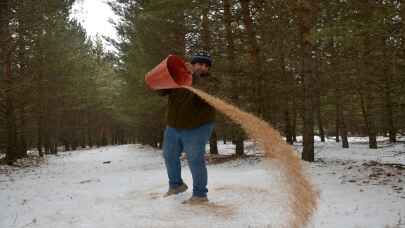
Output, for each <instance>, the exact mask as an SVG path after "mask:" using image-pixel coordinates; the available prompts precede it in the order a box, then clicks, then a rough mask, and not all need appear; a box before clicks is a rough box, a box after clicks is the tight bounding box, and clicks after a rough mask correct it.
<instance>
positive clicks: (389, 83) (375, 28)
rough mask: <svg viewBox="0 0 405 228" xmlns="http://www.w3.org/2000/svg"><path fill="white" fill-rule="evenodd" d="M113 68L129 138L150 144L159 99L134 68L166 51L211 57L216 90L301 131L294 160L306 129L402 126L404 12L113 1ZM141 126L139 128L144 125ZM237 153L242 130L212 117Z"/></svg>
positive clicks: (263, 1)
mask: <svg viewBox="0 0 405 228" xmlns="http://www.w3.org/2000/svg"><path fill="white" fill-rule="evenodd" d="M110 5H111V6H112V7H113V9H114V11H115V13H116V14H117V15H119V16H121V19H122V21H121V23H119V24H117V25H116V27H117V30H118V32H119V34H120V37H121V38H122V40H121V41H120V42H117V43H116V47H117V48H118V49H119V50H120V60H121V62H120V67H121V72H120V74H121V75H122V78H123V79H124V81H125V82H126V83H125V87H124V90H126V95H125V96H124V97H123V99H125V97H126V98H127V99H128V101H127V102H128V105H127V106H126V110H125V112H126V113H127V114H128V115H129V116H131V121H133V126H134V130H135V135H136V137H137V140H139V141H140V142H143V143H148V144H152V145H156V146H158V145H159V144H160V142H161V140H162V130H163V128H164V125H165V122H164V110H165V101H164V100H162V98H159V97H157V96H155V95H154V94H153V92H151V91H148V89H147V88H145V85H144V79H143V77H144V75H145V73H146V72H148V71H149V70H150V69H152V68H153V67H154V66H155V65H156V64H158V63H159V62H160V61H161V60H162V59H164V58H165V57H166V56H167V55H168V54H169V53H172V54H177V55H180V56H184V57H190V56H191V54H192V53H193V52H195V51H197V50H200V49H205V50H208V51H210V52H211V54H212V55H213V58H214V64H213V65H214V67H213V68H212V74H213V75H214V76H215V77H217V78H218V79H219V80H220V81H221V83H220V85H219V86H220V89H219V90H218V91H217V93H216V94H214V95H217V96H219V97H221V98H223V99H225V100H227V101H229V102H231V103H234V104H236V105H237V106H238V107H241V108H242V109H244V110H247V111H249V112H252V113H254V114H256V115H258V116H260V117H261V118H263V119H265V120H267V121H269V122H270V123H272V124H273V125H274V126H275V127H276V128H278V129H279V130H280V131H281V132H282V133H283V135H284V136H285V137H286V140H287V142H288V143H291V144H292V143H293V142H294V141H296V138H297V135H303V145H304V148H303V159H304V160H307V161H313V160H314V146H313V145H314V136H319V137H320V138H321V140H322V141H325V138H326V137H334V138H335V139H336V141H338V142H340V141H341V142H342V146H343V147H345V148H347V147H349V143H348V139H347V137H348V136H368V138H369V147H370V148H377V136H378V135H383V136H388V137H389V140H390V141H391V142H396V140H397V135H398V134H402V133H403V132H404V126H405V121H404V120H405V118H404V117H405V116H404V115H405V114H404V110H405V76H404V70H405V68H404V66H405V63H404V44H405V42H404V38H405V30H404V18H405V6H404V4H403V3H401V1H397V0H374V1H354V0H345V1H326V0H325V1H324V0H304V1H293V0H288V1H282V0H271V1H270V0H259V1H252V0H220V1H212V0H208V1H202V0H192V1H185V0H175V1H163V0H154V1H147V0H117V1H110ZM145 129H148V130H145ZM217 139H222V140H225V141H232V142H233V143H235V144H236V153H237V154H239V155H241V154H243V153H244V152H243V143H244V140H245V139H246V138H245V135H244V133H243V132H242V131H241V130H240V129H239V128H238V127H237V126H234V125H233V124H232V123H230V122H229V121H228V120H227V119H225V118H224V117H222V116H220V117H219V118H218V121H217V127H216V130H215V134H214V135H213V137H212V138H211V145H213V146H212V147H211V152H212V153H215V152H217V151H216V150H215V149H216V147H215V145H216V140H217Z"/></svg>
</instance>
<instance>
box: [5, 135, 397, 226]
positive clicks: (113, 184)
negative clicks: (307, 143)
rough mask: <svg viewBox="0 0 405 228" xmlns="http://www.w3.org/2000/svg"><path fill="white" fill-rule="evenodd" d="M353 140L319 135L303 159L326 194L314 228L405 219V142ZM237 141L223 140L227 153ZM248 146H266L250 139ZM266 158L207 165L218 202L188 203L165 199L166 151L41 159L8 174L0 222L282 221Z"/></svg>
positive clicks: (131, 149)
mask: <svg viewBox="0 0 405 228" xmlns="http://www.w3.org/2000/svg"><path fill="white" fill-rule="evenodd" d="M350 141H351V142H352V143H351V144H350V146H351V148H349V149H342V148H341V146H340V145H339V144H337V143H335V142H334V141H333V140H328V141H327V142H326V143H322V142H319V141H318V140H317V141H316V145H315V148H316V159H317V162H315V163H306V162H304V166H305V168H306V171H307V172H308V174H309V175H310V176H311V177H312V181H313V182H314V184H315V186H316V187H317V189H318V190H319V191H320V193H321V199H320V205H319V209H318V211H317V212H316V214H315V216H314V218H313V220H312V221H311V223H310V225H309V227H322V228H323V227H328V228H341V227H347V228H351V227H353V228H363V227H364V228H366V227H367V228H377V227H378V228H380V227H395V228H397V227H405V191H404V190H403V189H401V187H402V188H404V187H405V185H404V183H405V175H404V174H405V171H404V170H403V169H399V168H395V167H392V166H388V165H383V164H386V163H387V164H388V163H399V164H405V160H404V159H405V144H401V143H398V144H394V145H391V144H389V143H385V144H384V143H383V146H382V147H381V148H379V149H377V150H371V149H368V145H367V143H364V140H363V139H361V138H356V139H351V140H350ZM295 147H296V148H297V150H298V151H299V150H301V144H300V143H297V144H296V145H295ZM207 149H208V147H207ZM233 149H234V146H233V145H231V144H226V145H224V144H223V143H220V144H219V150H220V153H221V154H230V153H232V151H233ZM246 150H247V152H248V153H249V154H251V155H252V154H259V153H260V151H259V150H258V149H257V148H256V147H255V146H254V144H253V143H251V142H249V143H247V144H246ZM260 159H261V158H257V157H248V158H244V159H239V160H232V161H229V162H226V163H223V164H215V165H214V164H212V165H209V167H208V172H209V186H208V187H209V199H210V203H209V204H207V205H201V206H195V205H194V206H190V205H184V204H182V203H181V202H182V201H183V200H185V199H187V198H188V197H190V196H191V193H190V192H191V191H190V190H189V191H187V192H185V193H183V194H180V195H177V196H172V197H168V198H163V197H162V194H163V193H164V192H165V191H166V190H167V177H166V171H165V167H164V163H163V158H162V155H161V151H160V150H155V149H153V148H150V147H147V146H141V145H122V146H108V147H101V148H94V149H89V150H81V151H72V152H63V153H59V155H58V156H48V157H47V160H46V164H42V165H41V166H40V167H30V168H24V169H18V170H13V172H11V173H2V174H0V204H1V205H2V210H0V227H1V228H3V227H4V228H8V227H16V228H20V227H24V228H26V227H28V228H29V227H41V228H42V227H58V228H65V227H120V228H125V227H131V228H133V227H280V226H281V225H283V224H285V222H286V220H287V216H288V215H287V214H286V212H285V211H286V208H287V207H286V205H285V203H286V197H287V196H286V193H285V191H283V189H282V186H281V185H280V179H281V178H280V173H279V171H278V168H277V163H276V162H275V161H272V162H270V164H272V165H271V166H270V167H267V166H265V165H264V163H263V162H261V161H260ZM373 161H375V162H378V163H375V162H373ZM380 163H381V164H380ZM183 167H184V168H183V170H182V172H183V177H184V180H185V182H186V183H187V184H188V185H189V187H191V185H192V181H191V175H190V172H189V170H188V167H187V164H186V162H184V164H183ZM3 168H7V167H3Z"/></svg>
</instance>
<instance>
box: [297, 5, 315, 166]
mask: <svg viewBox="0 0 405 228" xmlns="http://www.w3.org/2000/svg"><path fill="white" fill-rule="evenodd" d="M297 4H298V5H297V8H296V14H297V16H298V27H299V31H300V41H301V42H300V43H301V50H302V55H301V76H302V80H303V87H304V113H303V114H304V116H303V118H304V130H303V151H302V159H303V160H305V161H310V162H313V161H314V160H315V155H314V116H313V108H314V105H313V98H314V91H313V90H314V89H313V84H314V75H313V74H314V60H313V58H312V50H313V47H314V45H313V44H312V41H311V40H310V34H311V29H312V27H313V26H314V24H315V21H316V17H317V13H318V11H319V4H320V3H319V1H317V0H306V1H300V2H297Z"/></svg>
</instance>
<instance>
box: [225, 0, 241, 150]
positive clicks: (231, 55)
mask: <svg viewBox="0 0 405 228" xmlns="http://www.w3.org/2000/svg"><path fill="white" fill-rule="evenodd" d="M223 7H224V23H225V31H226V41H227V47H226V53H227V63H228V66H227V69H228V72H229V73H230V78H231V80H232V84H233V85H234V86H233V87H232V91H231V94H232V95H231V98H232V101H233V102H234V103H235V104H238V103H239V100H240V95H239V93H240V91H239V90H240V87H241V86H240V83H241V82H240V81H241V80H240V79H239V78H238V77H237V74H236V70H235V66H236V64H235V44H234V36H233V34H232V14H231V4H230V0H223ZM242 134H243V132H241V131H240V130H239V129H235V130H234V131H233V134H232V141H233V142H234V143H235V145H236V147H235V154H236V155H237V156H242V155H243V154H244V147H243V135H242ZM224 142H225V140H224Z"/></svg>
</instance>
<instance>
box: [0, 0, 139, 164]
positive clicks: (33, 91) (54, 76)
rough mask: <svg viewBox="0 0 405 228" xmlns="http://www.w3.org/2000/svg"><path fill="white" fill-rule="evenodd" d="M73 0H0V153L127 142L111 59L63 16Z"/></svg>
mask: <svg viewBox="0 0 405 228" xmlns="http://www.w3.org/2000/svg"><path fill="white" fill-rule="evenodd" d="M73 3H74V1H73V0H60V1H54V0H40V1H17V0H2V1H1V2H0V72H1V73H0V75H1V78H0V152H2V153H4V154H5V155H6V156H5V159H4V160H5V161H6V162H7V163H9V164H12V163H13V162H14V161H15V160H16V159H18V158H21V157H24V156H27V152H28V151H29V150H30V149H37V150H38V153H39V155H40V156H43V155H44V154H55V153H57V151H58V147H61V146H62V149H64V150H74V149H76V148H79V147H83V148H84V147H87V146H90V147H91V146H94V145H97V146H102V145H107V144H118V143H128V142H129V141H130V140H131V139H130V136H129V135H130V132H129V131H128V125H127V124H126V122H125V121H124V120H122V118H120V115H119V112H118V110H119V109H120V107H119V106H118V102H116V101H117V100H119V91H120V88H121V86H122V80H120V79H119V77H117V73H116V69H115V68H114V64H115V63H116V61H117V60H116V58H115V57H114V56H113V55H112V54H109V53H106V52H105V51H104V50H103V47H102V45H101V41H100V39H99V40H96V41H91V40H90V39H89V38H88V36H87V35H86V32H85V30H84V29H83V27H82V26H81V25H80V24H79V23H78V22H77V21H75V20H73V19H72V18H71V17H70V13H71V7H72V4H73Z"/></svg>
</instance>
